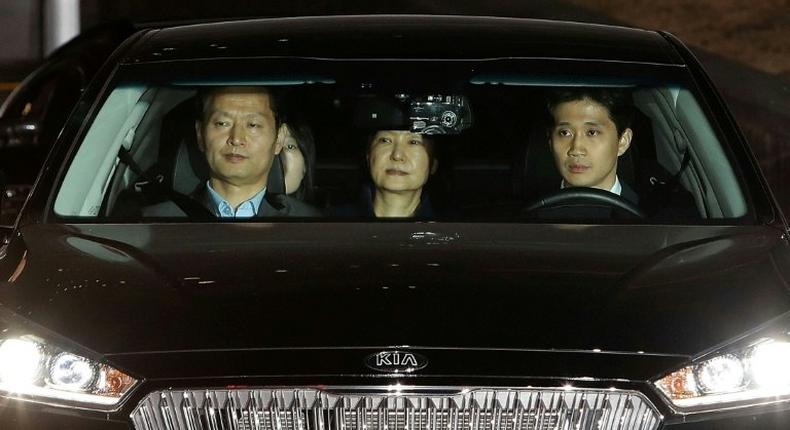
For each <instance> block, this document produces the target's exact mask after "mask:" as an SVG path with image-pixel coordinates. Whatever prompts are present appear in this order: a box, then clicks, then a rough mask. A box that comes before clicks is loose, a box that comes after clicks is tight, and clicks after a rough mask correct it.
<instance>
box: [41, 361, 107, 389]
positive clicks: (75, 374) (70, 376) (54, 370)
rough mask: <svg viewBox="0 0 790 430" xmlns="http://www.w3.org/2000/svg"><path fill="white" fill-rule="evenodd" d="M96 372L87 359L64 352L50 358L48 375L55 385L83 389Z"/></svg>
mask: <svg viewBox="0 0 790 430" xmlns="http://www.w3.org/2000/svg"><path fill="white" fill-rule="evenodd" d="M96 373H97V372H96V369H94V366H93V365H92V364H91V362H90V361H88V359H86V358H84V357H80V356H78V355H74V354H70V353H68V352H64V353H61V354H58V355H57V356H55V358H54V359H53V360H52V365H51V366H50V370H49V377H50V379H51V382H52V385H53V386H55V387H63V388H64V389H67V390H84V389H85V388H87V387H88V386H89V385H90V384H91V382H93V380H94V379H95V378H96Z"/></svg>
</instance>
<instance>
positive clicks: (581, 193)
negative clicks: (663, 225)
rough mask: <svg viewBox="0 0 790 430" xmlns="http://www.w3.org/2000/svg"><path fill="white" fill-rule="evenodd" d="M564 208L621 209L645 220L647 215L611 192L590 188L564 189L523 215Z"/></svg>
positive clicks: (535, 203) (544, 199) (543, 199)
mask: <svg viewBox="0 0 790 430" xmlns="http://www.w3.org/2000/svg"><path fill="white" fill-rule="evenodd" d="M562 206H581V207H584V206H587V207H593V206H607V207H609V208H612V209H619V210H621V211H623V212H625V213H627V214H629V215H631V216H634V217H637V218H644V217H645V216H646V215H645V213H644V212H643V211H642V209H640V208H639V206H637V205H636V204H634V203H632V202H630V201H628V200H626V199H624V198H622V197H620V196H618V195H617V194H615V193H611V192H609V191H604V190H599V189H597V188H589V187H569V188H563V189H561V190H559V191H557V192H555V193H552V194H549V195H547V196H544V197H541V198H539V199H538V200H535V201H534V202H532V203H531V204H530V205H529V206H527V207H526V208H524V210H523V211H522V213H529V212H534V211H538V210H541V209H551V208H559V207H562Z"/></svg>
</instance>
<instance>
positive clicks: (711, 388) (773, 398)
mask: <svg viewBox="0 0 790 430" xmlns="http://www.w3.org/2000/svg"><path fill="white" fill-rule="evenodd" d="M780 320H781V321H780V323H781V324H778V326H779V327H780V328H779V329H776V328H773V329H769V330H761V331H760V332H759V333H758V334H757V335H755V336H748V337H746V338H743V339H740V340H739V341H737V342H735V343H734V344H732V345H729V346H727V347H724V348H719V349H717V350H716V351H715V352H713V353H710V354H706V355H704V356H702V357H700V358H699V359H697V360H694V362H693V364H691V365H689V366H685V367H683V368H681V369H678V370H676V371H674V372H671V373H669V374H667V375H665V376H663V377H662V378H660V379H658V380H656V381H654V384H655V386H656V387H657V388H658V389H659V390H660V391H661V392H662V393H663V394H664V395H665V396H666V397H667V399H668V400H669V401H670V403H671V404H672V405H673V407H674V408H675V409H676V410H677V411H678V412H681V413H695V412H708V411H713V410H721V409H730V408H738V407H746V406H753V405H760V404H767V403H777V402H787V401H790V331H788V330H787V328H786V327H788V325H787V322H788V321H789V320H790V318H788V317H786V316H785V317H782V318H780ZM772 326H773V327H777V325H775V324H772Z"/></svg>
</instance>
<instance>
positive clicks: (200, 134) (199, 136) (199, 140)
mask: <svg viewBox="0 0 790 430" xmlns="http://www.w3.org/2000/svg"><path fill="white" fill-rule="evenodd" d="M200 125H201V123H200V121H195V135H197V145H198V149H199V150H200V152H206V144H205V142H203V129H202V128H201V127H200Z"/></svg>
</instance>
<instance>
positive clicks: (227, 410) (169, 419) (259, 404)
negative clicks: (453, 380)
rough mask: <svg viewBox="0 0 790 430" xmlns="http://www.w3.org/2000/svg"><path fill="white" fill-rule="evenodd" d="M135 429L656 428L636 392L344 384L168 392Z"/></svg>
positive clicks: (140, 409) (155, 399) (153, 401)
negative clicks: (361, 387) (358, 385)
mask: <svg viewBox="0 0 790 430" xmlns="http://www.w3.org/2000/svg"><path fill="white" fill-rule="evenodd" d="M131 418H132V421H133V422H134V426H135V428H136V429H137V430H203V429H206V430H548V429H552V430H553V429H574V430H655V429H657V428H658V426H659V424H660V423H661V419H662V417H661V416H660V415H659V414H658V412H657V411H656V409H655V408H654V407H653V405H652V404H651V403H650V401H649V400H648V399H646V398H645V397H644V396H643V395H642V394H641V393H639V392H636V391H626V390H616V389H609V390H601V389H581V388H570V389H562V388H496V389H494V388H480V389H477V388H476V389H471V390H468V389H460V388H447V387H441V388H435V387H432V388H424V387H400V386H391V387H377V388H375V389H367V388H366V389H349V388H348V387H329V388H323V389H320V390H319V389H314V388H259V389H235V388H234V389H207V390H166V391H157V392H153V393H151V394H149V395H148V396H147V397H146V398H144V399H143V400H142V401H141V402H140V403H139V404H138V405H137V407H136V408H135V410H134V412H133V413H132V415H131Z"/></svg>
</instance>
